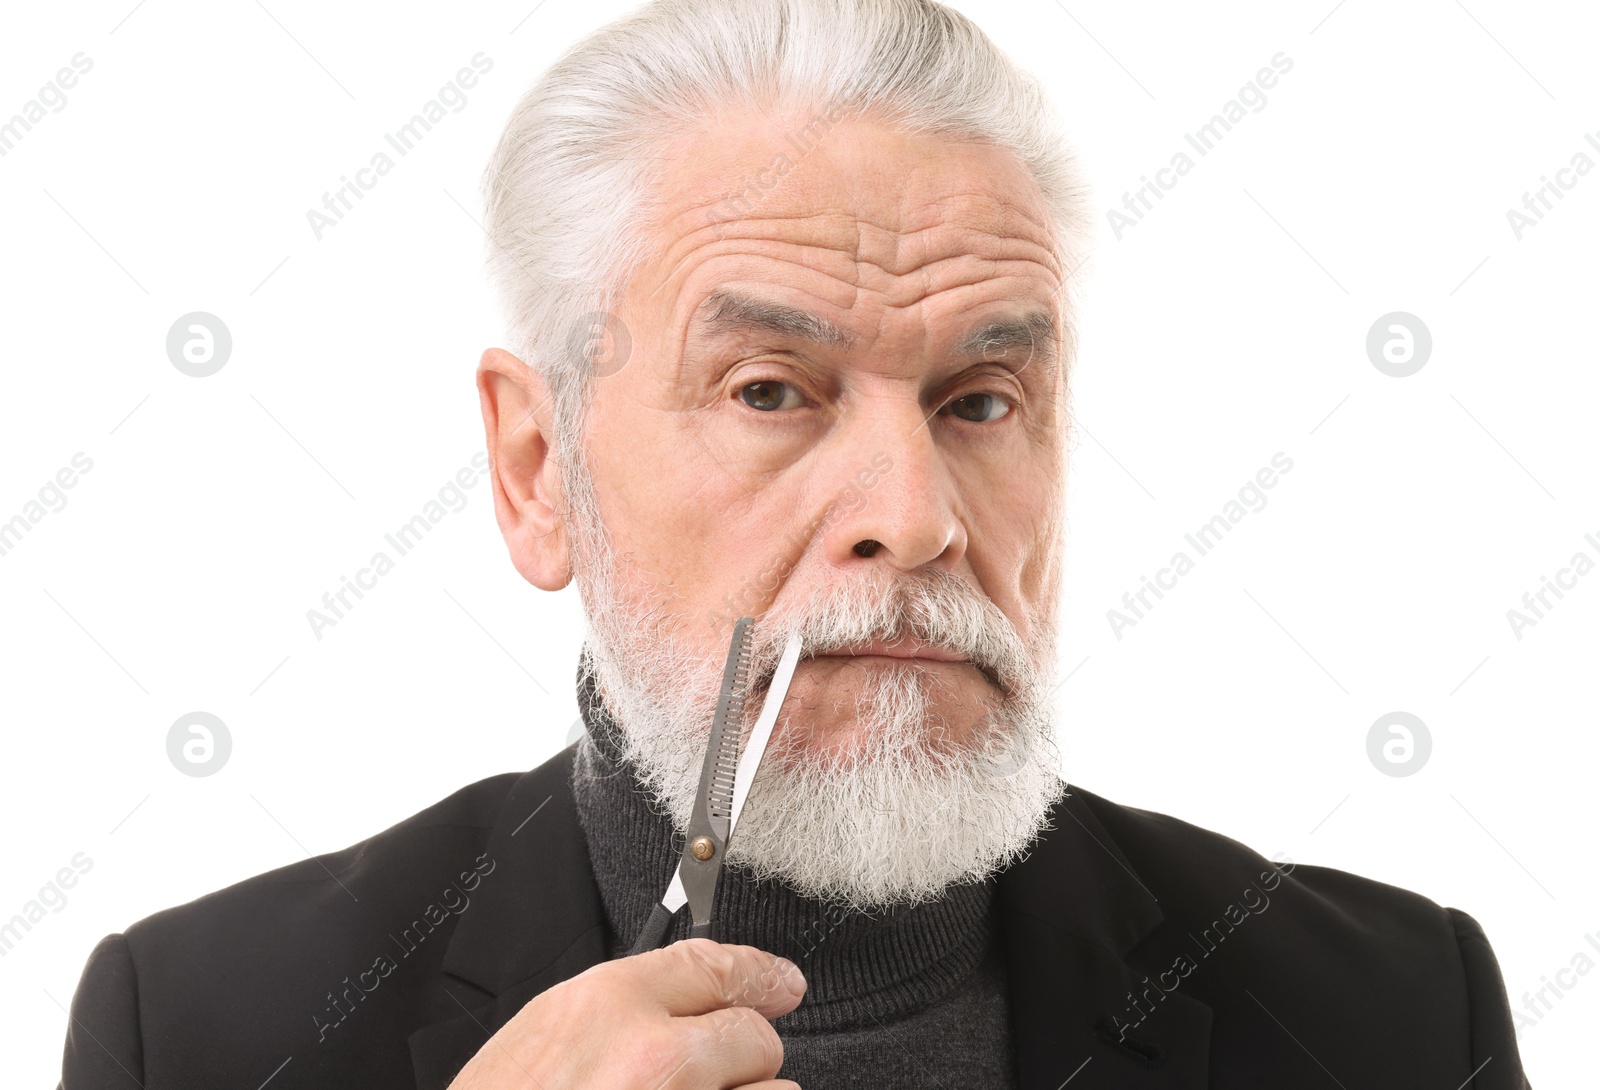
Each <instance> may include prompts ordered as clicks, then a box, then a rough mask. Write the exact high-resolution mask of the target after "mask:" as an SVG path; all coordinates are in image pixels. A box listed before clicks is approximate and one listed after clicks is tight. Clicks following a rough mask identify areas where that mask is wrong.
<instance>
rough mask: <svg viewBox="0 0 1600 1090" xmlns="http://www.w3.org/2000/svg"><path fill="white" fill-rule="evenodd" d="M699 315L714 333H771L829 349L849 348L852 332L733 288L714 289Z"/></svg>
mask: <svg viewBox="0 0 1600 1090" xmlns="http://www.w3.org/2000/svg"><path fill="white" fill-rule="evenodd" d="M696 318H697V320H698V321H699V322H700V323H701V324H702V325H704V326H705V327H706V328H707V329H709V330H711V331H713V332H719V333H720V332H744V333H770V334H776V335H777V336H780V337H791V338H793V339H795V340H801V341H811V342H813V343H815V344H821V345H826V346H827V347H829V348H849V347H850V346H851V345H852V344H854V343H855V338H854V337H853V336H851V335H850V333H849V332H848V331H846V330H844V329H842V328H840V327H839V326H837V325H835V324H834V323H833V322H830V321H828V319H826V318H824V317H822V316H821V315H818V314H812V313H811V312H810V311H809V310H801V309H800V308H799V307H791V306H789V305H787V304H785V303H772V302H767V301H764V300H761V299H752V298H750V297H749V296H746V295H739V294H737V293H735V292H730V291H714V292H712V293H711V294H710V295H708V296H706V297H705V299H704V300H702V301H701V303H700V305H699V306H698V307H697V308H696Z"/></svg>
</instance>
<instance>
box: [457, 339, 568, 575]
mask: <svg viewBox="0 0 1600 1090" xmlns="http://www.w3.org/2000/svg"><path fill="white" fill-rule="evenodd" d="M478 401H479V403H480V405H481V406H482V408H483V430H484V438H485V442H486V443H487V444H488V450H489V466H490V479H491V480H492V481H493V487H494V517H495V521H496V522H498V523H499V524H500V533H501V534H502V535H503V536H504V537H505V539H506V548H507V549H508V550H509V551H510V553H511V563H512V564H513V565H515V566H516V569H517V571H519V572H521V573H522V577H523V578H524V579H526V580H527V581H528V582H530V583H532V584H533V585H534V586H536V587H538V588H539V589H540V590H560V589H561V588H562V587H564V586H566V585H567V584H568V583H569V582H571V581H572V556H571V552H570V543H569V541H568V537H567V527H566V519H565V517H564V516H565V511H566V505H565V502H564V497H563V496H562V494H561V471H560V467H559V466H558V465H557V464H556V463H555V462H554V461H553V460H552V459H551V458H550V440H551V439H552V438H553V436H554V431H553V429H552V427H551V417H552V409H553V407H552V405H551V403H550V401H549V399H548V397H547V396H546V394H545V388H544V382H543V380H541V379H540V378H539V376H538V374H536V373H535V372H534V370H533V368H531V367H529V366H528V365H527V364H525V363H523V362H522V361H521V360H519V359H517V357H515V356H513V355H512V354H511V353H509V352H506V351H504V350H503V349H499V348H491V349H488V350H487V351H485V352H484V354H483V358H482V359H480V360H479V361H478Z"/></svg>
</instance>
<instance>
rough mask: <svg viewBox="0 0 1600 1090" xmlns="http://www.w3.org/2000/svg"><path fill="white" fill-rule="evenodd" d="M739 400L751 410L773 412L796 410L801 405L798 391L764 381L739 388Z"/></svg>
mask: <svg viewBox="0 0 1600 1090" xmlns="http://www.w3.org/2000/svg"><path fill="white" fill-rule="evenodd" d="M739 398H740V400H741V401H743V402H744V403H745V404H746V405H748V406H750V407H751V408H752V409H760V410H761V411H762V412H775V411H776V410H778V409H797V408H799V407H800V404H801V397H800V391H798V390H796V389H795V388H794V387H793V386H790V385H788V384H787V383H783V382H777V381H775V380H772V379H764V380H762V381H760V382H751V383H748V384H746V385H745V386H743V387H741V388H740V390H739Z"/></svg>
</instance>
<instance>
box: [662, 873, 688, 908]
mask: <svg viewBox="0 0 1600 1090" xmlns="http://www.w3.org/2000/svg"><path fill="white" fill-rule="evenodd" d="M678 866H680V867H681V866H683V863H682V862H681V861H680V862H679V864H678ZM661 903H662V905H664V906H665V907H666V910H667V911H668V912H676V911H678V909H680V908H682V907H683V906H684V905H686V904H688V903H689V895H688V894H687V893H685V892H684V891H683V875H681V874H679V873H678V872H677V871H676V870H674V871H673V872H672V881H671V883H669V884H668V886H667V893H666V896H664V897H662V898H661Z"/></svg>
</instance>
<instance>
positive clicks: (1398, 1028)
mask: <svg viewBox="0 0 1600 1090" xmlns="http://www.w3.org/2000/svg"><path fill="white" fill-rule="evenodd" d="M572 756H573V750H572V749H571V748H570V747H569V748H568V749H566V750H563V751H562V752H561V753H559V754H557V755H556V756H555V757H553V758H552V759H551V760H549V761H547V762H546V763H545V764H543V765H541V766H540V767H538V768H536V769H534V770H532V771H531V772H526V773H508V774H506V775H501V776H496V777H493V778H491V779H487V780H483V781H482V782H480V783H476V784H473V785H472V786H470V787H467V788H464V789H463V790H461V791H458V792H457V793H455V794H454V795H451V796H450V797H449V798H447V799H445V800H443V801H442V802H439V803H437V804H436V805H434V806H431V807H429V808H428V809H427V810H424V811H422V812H421V813H420V814H417V815H415V816H413V817H411V818H408V819H406V820H405V821H402V822H401V823H400V824H398V825H395V826H394V827H393V828H390V829H388V830H386V831H384V832H382V833H379V834H378V835H376V836H374V837H372V838H370V839H368V840H365V841H362V842H361V843H359V844H356V845H354V846H353V847H350V848H346V849H345V850H343V851H340V852H334V853H332V854H329V855H324V856H319V857H317V858H315V859H308V860H306V861H304V862H300V863H295V864H293V865H291V866H287V867H283V868H281V869H279V870H275V871H271V872H269V873H267V874H262V875H259V876H257V877H254V878H251V879H249V880H247V881H244V882H240V883H239V884H237V885H234V886H230V887H228V888H227V889H223V890H220V891H218V892H216V893H212V894H209V895H207V896H205V897H201V898H200V899H198V900H196V901H192V902H190V903H189V904H186V905H180V906H178V907H176V908H171V909H167V910H165V911H163V912H158V913H156V914H155V915H153V916H150V917H149V918H147V919H144V920H141V921H139V922H138V923H136V924H134V925H133V926H131V927H129V928H128V930H127V932H126V933H125V934H120V935H110V936H108V937H106V938H105V939H103V940H101V942H100V943H99V945H98V946H96V947H95V949H94V952H93V953H92V954H91V955H90V956H89V961H88V964H87V966H86V967H85V969H84V971H83V979H82V981H81V982H80V984H79V986H78V990H77V993H76V995H75V996H74V998H73V1001H72V1018H71V1022H70V1026H69V1031H68V1036H67V1041H66V1051H65V1058H64V1062H63V1075H62V1082H61V1086H62V1087H64V1090H111V1088H116V1087H133V1086H135V1085H138V1086H141V1087H143V1088H144V1090H178V1088H180V1087H183V1088H187V1087H195V1088H200V1087H204V1088H207V1090H213V1088H216V1087H238V1088H243V1090H253V1088H256V1087H262V1086H263V1084H265V1087H266V1088H268V1090H295V1088H301V1087H362V1088H366V1087H407V1088H409V1087H413V1086H415V1087H417V1088H419V1090H437V1088H443V1087H445V1086H447V1085H448V1084H449V1082H450V1080H451V1079H452V1078H453V1077H454V1076H455V1074H456V1073H457V1072H458V1071H459V1070H460V1068H461V1067H462V1066H463V1065H464V1064H465V1063H466V1062H467V1060H468V1059H469V1058H470V1057H471V1056H472V1055H473V1053H475V1052H476V1051H477V1050H478V1049H479V1048H480V1047H481V1046H482V1045H483V1043H484V1042H485V1041H486V1040H487V1039H488V1037H489V1035H490V1033H492V1032H493V1031H494V1030H496V1029H498V1028H499V1027H500V1026H502V1025H504V1024H505V1023H506V1022H507V1021H508V1020H509V1019H510V1018H511V1017H512V1015H514V1014H515V1013H516V1012H517V1011H518V1010H519V1009H520V1008H521V1007H522V1006H523V1004H525V1003H526V1002H527V1001H528V1000H529V999H531V998H532V997H533V996H535V995H538V994H539V993H540V992H542V991H544V990H545V989H546V988H549V987H551V986H553V985H555V984H557V983H559V982H560V981H563V980H566V979H567V978H569V977H571V976H574V975H576V974H577V973H580V972H582V971H583V970H584V969H586V968H587V967H589V966H591V965H594V964H596V963H598V962H601V961H603V960H605V957H606V950H607V945H606V944H607V924H606V922H605V915H604V912H603V911H602V908H601V902H600V897H599V893H598V891H597V890H596V888H595V884H594V880H593V877H592V875H591V873H590V865H589V859H588V855H587V849H586V847H585V844H584V839H583V835H582V830H581V829H580V828H579V826H578V823H577V817H576V813H575V811H574V807H573V799H572V792H571V787H570V780H569V772H570V770H571V766H572ZM1070 791H1071V793H1070V795H1069V796H1068V797H1067V798H1066V799H1064V800H1063V801H1062V802H1061V803H1060V804H1058V805H1057V807H1056V810H1055V813H1054V817H1053V821H1052V824H1053V825H1054V829H1053V830H1052V831H1050V832H1047V833H1045V834H1044V835H1043V837H1042V838H1041V839H1040V840H1039V841H1038V842H1037V843H1036V844H1035V845H1034V847H1033V849H1032V851H1031V854H1030V855H1029V856H1028V858H1027V859H1025V860H1023V861H1022V862H1020V863H1018V864H1016V865H1014V866H1013V867H1012V868H1011V869H1009V870H1008V871H1006V872H1005V873H1004V874H1003V875H1002V876H1001V877H1000V879H999V893H998V901H997V904H998V908H999V911H1000V912H1001V917H1002V923H1001V932H1002V936H1003V941H1004V943H1005V950H1006V955H1005V956H1006V972H1007V986H1008V990H1009V999H1010V1012H1011V1024H1012V1032H1013V1040H1014V1046H1015V1050H1016V1057H1017V1063H1018V1069H1019V1073H1020V1076H1021V1082H1022V1086H1023V1088H1024V1090H1060V1087H1061V1086H1062V1085H1063V1084H1064V1083H1065V1082H1066V1081H1067V1080H1068V1079H1071V1081H1072V1088H1073V1090H1091V1088H1094V1087H1115V1088H1118V1090H1154V1088H1157V1087H1169V1088H1176V1087H1192V1088H1198V1087H1207V1086H1209V1087H1238V1088H1243V1090H1261V1088H1263V1087H1313V1088H1316V1087H1328V1088H1330V1090H1332V1088H1335V1087H1343V1088H1346V1090H1357V1088H1360V1090H1377V1088H1380V1087H1396V1088H1398V1087H1405V1088H1407V1090H1412V1088H1416V1087H1439V1088H1441V1090H1454V1088H1466V1087H1472V1088H1476V1090H1523V1088H1526V1087H1527V1085H1528V1084H1527V1082H1526V1080H1525V1079H1524V1077H1523V1073H1522V1066H1521V1062H1520V1060H1519V1058H1518V1055H1517V1046H1516V1040H1515V1037H1514V1035H1513V1032H1512V1025H1511V1017H1510V1013H1509V1010H1508V1007H1507V1002H1506V994H1505V987H1504V985H1503V983H1502V982H1501V977H1500V970H1499V967H1498V965H1497V964H1496V962H1495V958H1494V954H1493V952H1492V951H1491V950H1490V948H1489V943H1488V941H1487V940H1486V939H1485V938H1484V934H1483V931H1482V930H1481V929H1480V928H1479V926H1478V924H1477V923H1476V921H1474V920H1473V919H1472V918H1471V917H1470V916H1468V915H1466V914H1465V913H1463V912H1459V911H1457V910H1455V909H1450V908H1441V907H1439V906H1438V905H1436V904H1434V903H1433V902H1432V901H1429V900H1427V899H1426V898H1424V897H1420V896H1418V895H1416V894H1413V893H1409V892H1406V891H1405V890H1401V889H1397V888H1395V887H1393V886H1387V885H1383V884H1380V883H1378V882H1373V881H1369V880H1367V879H1364V878H1358V877H1355V876H1354V875H1350V874H1346V873H1343V872H1340V871H1336V870H1329V869H1326V868H1321V867H1312V866H1304V865H1299V866H1296V865H1292V864H1289V863H1284V864H1283V865H1282V869H1281V870H1280V869H1276V868H1275V867H1274V865H1273V864H1272V863H1270V862H1269V861H1268V860H1266V859H1263V858H1262V857H1261V856H1259V855H1257V854H1256V853H1254V852H1252V851H1250V850H1249V849H1248V848H1246V847H1244V846H1243V845H1241V844H1239V843H1237V842H1235V841H1233V840H1229V839H1228V838H1226V837H1223V836H1219V835H1218V834H1216V833H1210V832H1206V831H1205V830H1203V829H1198V828H1196V827H1194V826H1192V825H1189V824H1186V823H1185V822H1182V821H1178V820H1176V819H1174V818H1170V817H1164V816H1162V815H1159V814H1153V813H1149V812H1147V811H1143V810H1135V809H1130V808H1128V807H1123V806H1118V805H1116V804H1115V803H1110V802H1107V801H1105V800H1104V799H1101V798H1098V797H1096V796H1094V795H1091V794H1089V793H1088V792H1086V791H1079V790H1076V789H1070ZM928 1084H929V1085H930V1086H933V1085H937V1075H936V1074H930V1075H929V1077H928ZM808 1090H825V1088H822V1087H809V1088H808Z"/></svg>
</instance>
